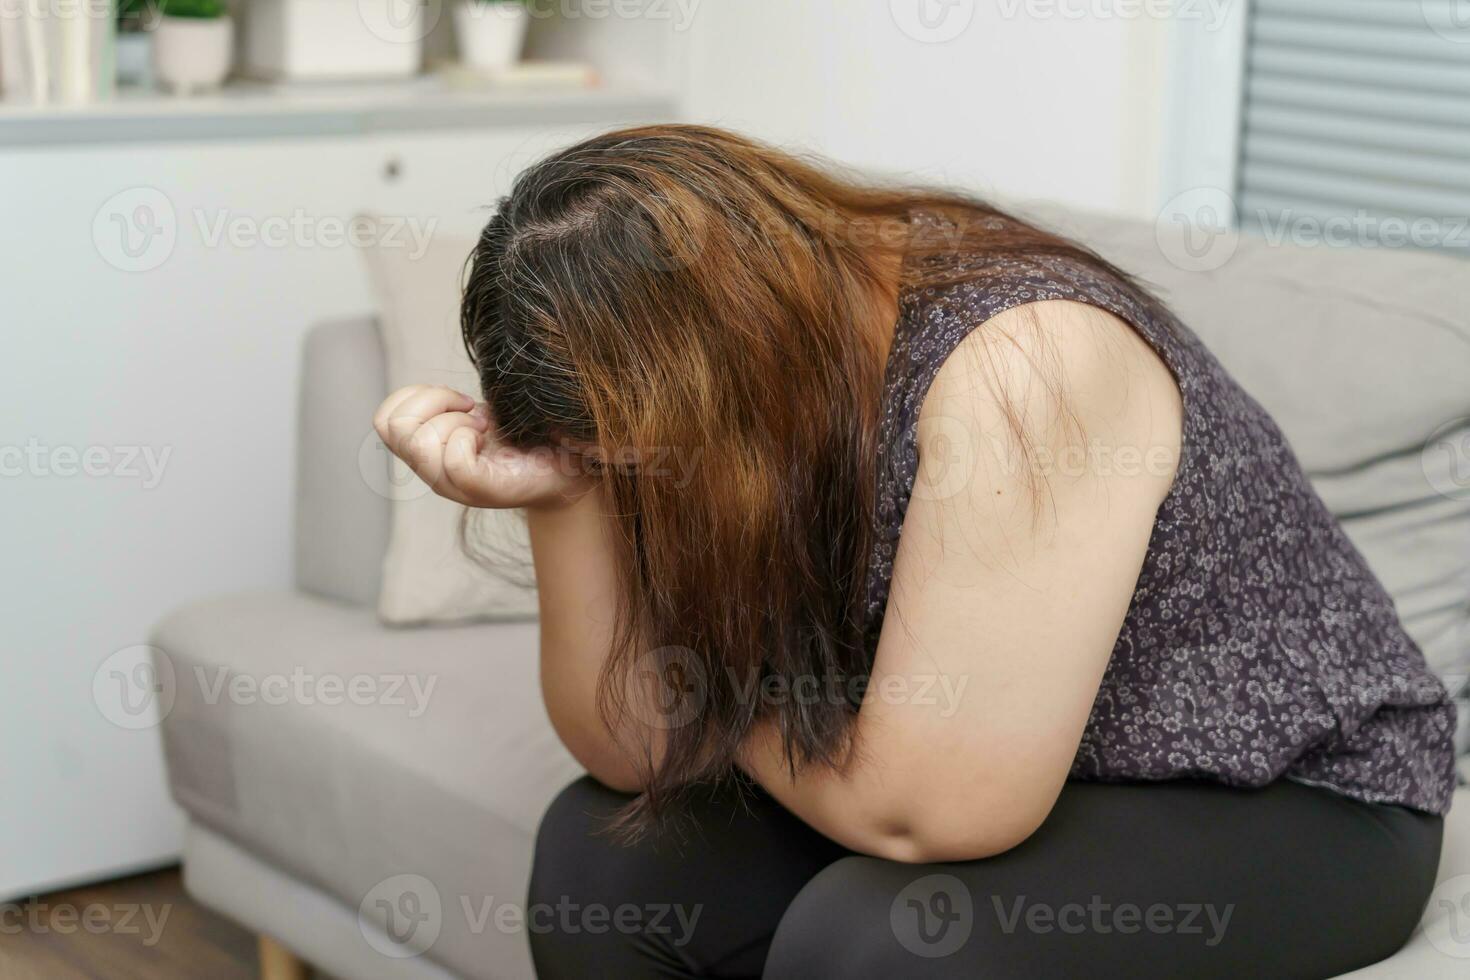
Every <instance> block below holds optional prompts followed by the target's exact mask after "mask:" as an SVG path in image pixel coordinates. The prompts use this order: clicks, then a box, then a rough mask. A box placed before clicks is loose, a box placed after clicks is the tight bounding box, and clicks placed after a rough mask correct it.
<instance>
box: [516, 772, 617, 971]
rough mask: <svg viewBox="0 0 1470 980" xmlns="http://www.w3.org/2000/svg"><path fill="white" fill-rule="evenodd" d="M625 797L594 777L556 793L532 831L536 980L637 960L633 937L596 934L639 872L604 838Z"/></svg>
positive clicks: (530, 924) (530, 916) (530, 903)
mask: <svg viewBox="0 0 1470 980" xmlns="http://www.w3.org/2000/svg"><path fill="white" fill-rule="evenodd" d="M627 801H628V797H626V796H623V795H622V794H620V793H616V792H614V791H612V790H610V789H608V788H607V787H605V786H603V785H602V784H601V783H598V782H597V781H596V780H594V779H592V778H591V777H588V776H584V777H583V778H581V779H579V780H577V781H576V782H574V783H572V784H571V785H570V786H568V787H567V788H566V789H564V790H562V791H561V793H560V794H558V795H557V797H556V799H554V800H553V801H552V803H551V805H550V806H549V807H548V808H547V810H546V813H545V814H544V815H543V816H542V818H541V825H540V827H539V828H538V829H537V832H536V849H535V857H534V860H533V862H532V865H531V884H530V889H529V895H528V896H527V902H526V927H527V930H528V933H529V937H530V942H531V953H532V957H533V958H534V959H535V961H536V969H537V973H538V975H539V976H542V977H545V978H556V977H564V976H566V977H570V976H580V975H582V973H581V971H582V970H583V969H584V968H585V967H586V965H587V964H588V963H589V962H591V961H594V960H603V961H607V962H611V963H619V962H620V959H621V958H622V957H625V956H632V955H634V951H633V950H631V949H619V948H618V946H619V945H620V944H622V945H624V946H630V945H631V939H630V937H629V936H627V935H625V934H624V933H623V932H620V931H618V930H616V929H604V928H599V927H598V924H599V923H601V922H602V913H601V911H600V910H602V909H614V908H617V907H618V904H619V902H620V901H621V898H620V896H621V895H623V894H626V892H627V890H628V889H629V887H630V886H631V885H633V884H634V883H633V881H632V880H631V879H632V878H633V877H635V876H636V874H637V862H636V860H635V859H634V858H633V854H632V850H631V849H630V848H626V847H623V846H622V845H621V844H619V843H617V842H616V841H615V840H612V839H610V838H609V837H608V836H607V835H606V834H604V833H601V831H603V830H604V829H605V828H606V820H607V818H608V817H610V816H611V815H612V814H614V813H615V812H616V811H617V810H618V808H619V807H621V806H622V805H624V804H625V803H627Z"/></svg>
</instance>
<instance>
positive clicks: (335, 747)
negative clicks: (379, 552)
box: [153, 594, 580, 977]
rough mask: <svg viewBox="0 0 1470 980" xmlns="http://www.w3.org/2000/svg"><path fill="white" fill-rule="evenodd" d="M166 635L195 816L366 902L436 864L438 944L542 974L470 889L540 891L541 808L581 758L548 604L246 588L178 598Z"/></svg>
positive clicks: (436, 951)
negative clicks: (412, 614)
mask: <svg viewBox="0 0 1470 980" xmlns="http://www.w3.org/2000/svg"><path fill="white" fill-rule="evenodd" d="M153 644H154V646H155V647H156V648H157V650H158V651H160V653H158V654H156V656H158V658H159V659H160V660H161V661H163V662H165V663H166V664H167V667H168V668H171V673H172V677H173V684H174V689H175V693H174V697H173V704H172V707H171V709H169V711H168V712H167V714H166V716H165V718H164V721H163V726H162V732H163V743H164V750H165V753H166V755H167V759H168V770H169V778H170V781H171V788H172V791H173V794H174V797H175V799H177V800H178V802H179V804H180V805H181V806H183V807H184V809H186V810H187V811H189V813H190V814H191V815H192V816H193V817H194V818H195V819H197V820H199V821H201V822H202V823H204V824H206V825H208V826H209V827H210V828H212V829H213V830H215V831H217V832H218V833H220V834H222V835H224V836H226V837H228V838H230V839H232V840H234V841H236V842H238V843H240V844H241V845H243V846H244V847H246V848H247V849H249V850H251V851H252V852H254V853H256V854H258V855H261V856H262V857H263V858H264V859H265V860H267V861H269V862H270V863H272V864H274V865H275V866H277V867H279V868H280V869H282V870H284V871H286V872H288V873H291V874H293V875H296V876H298V877H300V878H301V879H303V880H304V881H306V882H308V883H310V884H312V885H314V886H316V887H317V888H318V889H320V890H322V891H324V892H326V893H328V894H330V895H333V896H335V897H336V898H338V899H340V900H341V901H342V902H343V903H344V904H345V905H347V907H348V908H350V909H354V910H355V909H358V908H359V907H360V905H361V904H362V903H363V901H364V899H365V898H366V897H368V895H369V892H371V891H372V890H373V889H374V888H375V887H377V886H379V885H380V883H382V882H383V881H384V880H385V879H388V878H391V877H393V876H397V875H415V876H421V878H423V879H426V880H427V881H429V882H432V884H433V886H434V888H435V889H436V890H437V892H438V898H439V900H440V902H441V903H442V908H443V914H442V917H441V920H442V927H441V929H440V931H439V935H438V938H437V940H436V941H435V942H434V943H433V945H432V947H431V948H429V949H428V950H427V951H426V952H425V953H424V955H426V956H428V957H430V958H432V959H434V960H436V961H439V962H441V963H443V964H444V965H446V966H448V967H449V968H450V969H452V970H453V971H454V972H456V973H458V974H460V975H463V976H467V977H510V976H525V975H527V973H526V971H527V969H528V959H527V953H526V950H525V937H524V935H523V934H522V933H521V932H520V931H518V930H497V929H496V928H495V926H494V924H493V921H492V922H491V923H490V924H489V925H485V924H484V923H481V924H479V925H478V926H476V921H475V918H474V916H467V915H466V914H465V911H464V906H463V905H462V902H468V903H470V909H471V910H472V911H473V912H474V913H475V914H478V912H479V910H480V909H482V908H483V907H485V905H486V903H487V902H488V903H491V905H492V907H493V908H499V907H500V906H501V905H502V904H512V905H515V906H519V905H520V903H522V902H523V901H524V895H525V888H526V883H527V880H528V877H529V870H530V860H531V850H532V841H533V837H534V833H535V828H536V825H537V822H538V821H539V819H540V817H541V814H542V812H543V811H544V810H545V808H546V806H547V804H548V803H549V802H550V801H551V799H552V797H553V796H555V794H556V793H557V792H558V791H559V790H560V789H561V788H562V787H563V786H564V785H566V784H567V783H568V782H570V781H571V780H573V779H574V778H576V777H577V775H578V774H579V773H580V769H579V767H578V766H577V764H576V763H575V762H574V761H573V760H572V759H571V757H570V756H569V755H568V754H567V753H566V751H565V750H564V749H563V748H562V746H561V744H560V742H559V741H558V740H557V738H556V735H555V733H554V732H553V731H552V729H551V725H550V723H549V722H548V720H547V718H546V715H545V711H544V709H543V707H542V704H541V698H540V696H539V686H538V681H537V669H538V667H537V626H536V624H535V623H499V624H493V625H478V626H472V627H445V628H437V629H416V630H412V631H397V630H390V629H385V628H384V627H383V626H382V625H381V624H380V623H379V622H378V619H377V617H376V615H375V614H374V612H373V611H372V610H371V609H368V608H364V607H354V606H348V605H345V604H339V603H336V602H333V601H331V600H325V599H320V598H316V597H311V596H307V595H302V594H248V595H233V596H227V597H223V598H215V599H210V600H207V601H203V602H198V603H195V604H193V605H190V606H187V607H185V608H183V609H180V610H178V611H176V612H175V613H173V614H172V615H170V616H169V617H168V618H167V619H165V620H164V621H163V622H162V623H160V624H159V625H158V627H157V628H156V629H155V632H154V639H153ZM165 670H167V668H165ZM165 703H166V702H165ZM368 904H369V907H370V909H369V910H368V911H366V912H365V914H367V915H369V916H372V915H374V914H376V913H375V912H373V911H371V906H372V905H373V903H371V902H370V903H368ZM383 914H384V915H386V913H383ZM378 924H379V925H382V923H381V922H380V923H378Z"/></svg>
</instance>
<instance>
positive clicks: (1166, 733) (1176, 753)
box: [865, 258, 1456, 813]
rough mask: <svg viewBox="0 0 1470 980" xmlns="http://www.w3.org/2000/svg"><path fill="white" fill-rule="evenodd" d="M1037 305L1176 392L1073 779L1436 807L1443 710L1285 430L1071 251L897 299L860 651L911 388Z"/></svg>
mask: <svg viewBox="0 0 1470 980" xmlns="http://www.w3.org/2000/svg"><path fill="white" fill-rule="evenodd" d="M1041 300H1073V301H1078V302H1082V303H1088V304H1091V305H1093V306H1096V307H1100V308H1102V309H1103V310H1106V311H1108V312H1109V313H1112V314H1114V315H1115V316H1117V317H1119V318H1121V319H1122V320H1123V321H1124V322H1125V323H1128V324H1129V325H1131V326H1132V327H1133V329H1134V330H1136V331H1137V332H1138V333H1139V334H1140V335H1141V336H1142V337H1143V339H1144V340H1145V341H1147V342H1148V343H1149V345H1150V346H1152V347H1153V349H1154V350H1155V351H1156V352H1157V353H1158V355H1159V356H1160V357H1161V358H1162V359H1163V361H1164V363H1165V364H1166V365H1167V366H1168V367H1169V369H1170V370H1171V371H1172V372H1173V374H1174V376H1175V378H1176V380H1177V382H1178V385H1179V391H1180V394H1181V396H1182V399H1183V444H1182V447H1181V451H1180V457H1179V461H1178V467H1177V472H1176V475H1175V477H1174V483H1173V487H1172V489H1171V490H1170V491H1169V493H1168V495H1167V497H1166V498H1165V499H1164V501H1163V503H1162V505H1161V506H1160V507H1159V510H1158V514H1157V516H1156V518H1155V521H1154V527H1153V532H1152V536H1151V537H1150V539H1149V543H1148V551H1147V554H1146V556H1145V558H1144V561H1143V569H1142V571H1141V572H1140V574H1139V577H1138V584H1137V587H1136V588H1135V590H1134V593H1133V598H1132V602H1131V604H1130V606H1129V609H1128V613H1127V616H1126V618H1125V619H1124V622H1123V627H1122V630H1121V631H1120V632H1119V634H1118V640H1117V643H1116V645H1115V646H1114V648H1113V652H1112V656H1111V659H1110V660H1109V662H1108V665H1107V669H1106V672H1105V674H1104V677H1103V680H1102V686H1101V687H1100V688H1099V690H1098V692H1097V698H1096V700H1095V702H1094V704H1093V707H1092V712H1091V715H1090V717H1089V718H1088V722H1087V728H1086V730H1085V732H1084V734H1083V736H1082V743H1081V745H1080V746H1079V748H1078V750H1077V756H1076V758H1075V760H1074V761H1073V763H1072V769H1071V773H1070V775H1071V778H1074V779H1083V780H1100V781H1124V780H1162V779H1179V778H1194V779H1208V780H1215V781H1218V782H1221V783H1226V784H1229V785H1232V786H1262V785H1265V784H1266V783H1270V782H1272V781H1274V780H1276V779H1279V778H1287V779H1292V780H1296V781H1298V782H1302V783H1308V784H1311V785H1315V786H1321V787H1326V788H1328V789H1332V790H1336V791H1337V792H1339V793H1342V794H1344V795H1346V796H1349V797H1353V798H1356V799H1359V800H1365V801H1369V802H1376V803H1396V804H1402V805H1404V806H1408V807H1412V808H1414V809H1417V810H1424V811H1427V812H1430V813H1444V812H1445V811H1446V810H1448V809H1449V804H1450V797H1451V796H1452V794H1453V792H1454V787H1455V781H1456V779H1455V769H1454V748H1453V733H1454V728H1455V709H1454V706H1453V704H1452V703H1451V701H1450V699H1449V697H1448V696H1447V694H1446V692H1445V689H1444V687H1443V686H1442V685H1441V684H1440V682H1439V681H1438V679H1436V678H1435V677H1434V675H1433V674H1431V673H1430V672H1429V670H1428V668H1427V667H1426V665H1425V662H1424V657H1423V654H1421V653H1420V651H1419V649H1418V648H1417V647H1416V646H1415V644H1414V642H1413V641H1412V640H1411V639H1410V638H1409V636H1408V635H1407V634H1406V633H1405V632H1404V629H1403V627H1402V626H1401V625H1400V624H1399V620H1398V615H1397V613H1396V612H1395V610H1394V606H1393V601H1392V600H1391V599H1390V598H1389V596H1388V594H1387V593H1386V592H1385V591H1384V589H1383V587H1382V586H1381V585H1380V584H1379V582H1378V580H1377V579H1376V578H1375V577H1374V575H1373V573H1372V572H1371V571H1370V570H1369V569H1368V566H1367V564H1366V562H1365V561H1364V560H1363V558H1362V556H1361V555H1360V554H1359V553H1358V551H1357V549H1356V548H1355V547H1354V546H1353V545H1352V543H1351V542H1350V541H1349V540H1348V538H1347V536H1346V535H1345V534H1344V532H1343V530H1342V528H1341V527H1340V526H1339V525H1338V523H1337V521H1336V520H1335V519H1334V518H1333V517H1332V515H1331V514H1330V513H1329V512H1328V510H1327V508H1326V505H1324V504H1323V503H1322V501H1321V499H1320V498H1319V497H1318V496H1317V494H1316V492H1315V491H1314V490H1313V489H1312V486H1311V484H1310V483H1309V482H1308V480H1307V477H1306V475H1305V473H1304V472H1303V471H1302V468H1301V466H1300V464H1298V462H1297V461H1296V458H1295V456H1294V455H1293V454H1292V451H1291V449H1290V447H1289V446H1288V445H1287V443H1286V439H1285V437H1284V436H1283V435H1282V433H1281V431H1280V429H1278V428H1277V426H1276V424H1275V423H1274V422H1273V421H1272V419H1271V417H1270V416H1269V415H1267V413H1266V411H1265V410H1264V409H1263V408H1262V407H1261V406H1260V405H1259V404H1257V403H1256V402H1255V400H1254V399H1252V398H1251V397H1250V396H1249V395H1247V394H1246V393H1245V391H1244V390H1243V389H1242V388H1241V387H1240V386H1239V385H1238V384H1236V382H1235V381H1234V380H1233V379H1232V378H1231V377H1230V375H1229V374H1228V373H1226V371H1225V369H1224V368H1223V367H1222V366H1221V365H1220V363H1219V362H1218V361H1217V360H1215V358H1214V356H1213V355H1212V354H1211V353H1210V352H1209V351H1208V350H1206V349H1205V347H1204V345H1203V344H1202V343H1201V341H1200V340H1199V339H1198V338H1197V337H1195V336H1194V334H1192V333H1191V332H1190V331H1189V330H1188V329H1186V328H1185V327H1184V326H1183V325H1182V324H1181V323H1179V321H1178V320H1177V319H1175V318H1174V317H1172V316H1171V315H1170V314H1168V313H1167V312H1164V311H1163V310H1162V309H1156V308H1154V307H1152V306H1150V305H1148V304H1146V303H1144V302H1140V300H1139V299H1137V298H1135V296H1134V295H1133V294H1132V293H1131V292H1130V291H1129V290H1127V289H1126V288H1124V287H1123V286H1122V285H1120V284H1119V283H1116V282H1114V281H1112V280H1111V278H1110V277H1107V276H1105V275H1103V274H1102V273H1099V272H1096V271H1093V270H1091V269H1089V268H1087V267H1086V266H1083V265H1081V264H1080V263H1077V262H1075V261H1071V260H1066V259H1053V258H1025V259H1013V260H1007V261H1003V262H1000V263H997V262H995V261H993V260H991V261H988V262H987V264H986V265H985V267H984V277H983V279H982V280H979V281H975V282H970V283H961V284H959V285H954V286H943V287H935V288H929V289H922V290H909V291H905V295H903V296H901V297H900V304H899V305H900V312H899V321H898V326H897V332H896V334H895V336H894V339H893V344H892V347H891V349H890V353H889V356H888V362H887V366H886V371H885V380H884V392H883V403H882V404H883V409H882V411H883V414H882V418H881V421H880V433H879V465H878V497H877V506H876V509H875V514H874V522H875V530H876V536H875V545H874V554H873V556H872V560H871V561H870V563H869V570H868V576H867V591H866V599H867V606H866V610H865V613H866V616H865V625H866V630H867V639H868V649H869V652H870V654H871V652H872V651H873V650H874V649H875V648H876V644H877V636H878V632H879V630H880V629H881V627H882V621H883V614H884V611H885V607H886V604H887V598H888V588H889V583H890V580H891V577H892V574H893V558H894V554H895V552H896V551H897V547H898V539H899V532H900V530H901V528H902V524H903V518H904V513H905V511H906V510H907V507H908V501H909V496H910V493H911V491H912V489H913V486H914V478H915V474H916V472H917V467H918V451H917V446H916V442H915V428H916V425H917V421H918V417H919V410H920V408H921V407H922V405H923V400H924V395H925V393H926V392H927V391H928V389H929V385H930V383H931V382H932V381H933V380H934V377H935V375H936V373H937V372H938V370H939V367H940V365H941V364H942V363H943V362H944V360H945V358H946V357H948V356H949V354H950V353H951V352H952V351H953V350H954V349H955V348H956V346H957V345H958V344H959V343H960V341H961V340H963V339H964V338H965V336H966V335H967V334H968V333H969V332H970V331H971V330H973V329H975V328H976V327H978V326H979V325H980V324H981V323H983V322H984V321H986V320H988V319H990V318H991V317H993V316H995V315H996V314H998V313H1001V312H1002V311H1004V310H1006V309H1008V308H1010V307H1014V306H1018V305H1021V304H1024V303H1033V302H1037V301H1041Z"/></svg>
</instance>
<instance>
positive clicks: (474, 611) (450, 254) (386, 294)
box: [362, 216, 536, 626]
mask: <svg viewBox="0 0 1470 980" xmlns="http://www.w3.org/2000/svg"><path fill="white" fill-rule="evenodd" d="M365 220H370V221H372V220H376V221H377V222H378V230H379V231H380V232H381V233H380V234H373V235H365V236H364V238H366V239H370V240H371V241H372V242H373V244H371V245H368V246H366V247H364V248H363V249H362V254H363V257H364V258H365V260H366V262H367V266H368V272H369V275H370V277H371V279H372V285H373V292H374V294H375V296H376V300H377V307H378V310H377V313H378V329H379V330H380V331H381V332H382V336H383V348H384V351H385V353H386V355H387V369H388V388H389V390H390V391H391V390H393V389H396V388H399V387H401V386H403V385H408V384H444V385H449V386H450V387H453V388H457V389H459V390H460V391H463V392H465V393H466V394H470V395H473V396H474V397H476V398H478V397H480V384H479V379H478V378H477V377H476V376H475V372H474V370H473V369H472V368H471V367H470V362H469V358H468V357H467V356H466V355H465V352H464V346H463V345H462V344H461V342H460V332H459V299H460V289H461V278H460V277H461V275H462V274H463V271H464V266H465V260H466V258H467V257H468V256H469V254H470V250H471V249H472V248H473V246H474V239H473V238H472V237H470V236H468V235H451V234H445V233H443V232H441V231H438V230H437V229H436V230H435V231H434V233H433V234H431V235H430V236H429V238H428V242H429V243H428V246H427V248H424V247H423V246H422V244H420V243H419V242H416V241H415V240H414V239H413V238H412V237H410V236H406V235H394V234H389V232H390V231H391V230H392V229H391V228H390V227H389V226H388V222H387V219H373V218H372V217H371V216H368V217H367V218H366V219H365ZM384 455H385V456H388V458H389V460H390V464H389V465H390V466H391V467H392V473H391V479H390V480H389V481H388V484H387V492H388V494H389V496H390V497H391V498H392V502H393V507H392V513H393V518H392V527H391V531H390V533H389V538H388V551H387V554H386V555H385V557H384V559H383V582H382V587H381V590H380V591H379V594H378V615H379V617H380V618H381V619H382V620H383V622H385V623H388V624H391V625H399V626H407V625H415V624H421V623H445V622H463V621H465V620H472V619H524V618H527V617H530V616H534V615H535V614H536V594H535V592H534V590H533V589H531V588H530V587H529V586H528V585H527V583H526V580H527V578H528V577H529V568H530V565H529V562H525V563H524V565H522V564H521V562H520V561H518V560H517V557H518V556H526V555H528V554H529V551H528V550H527V549H528V544H527V540H526V531H525V520H524V515H523V514H522V513H521V512H520V511H476V512H475V514H474V519H473V523H472V525H471V527H472V532H473V533H472V542H480V541H483V542H484V543H485V544H486V545H488V546H489V547H488V549H487V550H488V553H489V554H491V555H493V556H494V557H496V558H497V559H500V560H502V561H504V562H505V563H506V567H505V568H504V569H503V570H502V569H499V568H495V569H491V568H486V567H485V566H484V565H482V564H480V563H478V562H476V561H475V560H474V559H473V558H472V557H471V555H470V553H469V552H467V551H466V549H465V548H464V546H463V544H462V535H461V530H460V528H461V520H462V518H463V517H464V514H465V508H464V507H463V506H461V505H459V504H456V503H454V502H452V501H449V500H445V499H444V498H443V497H440V496H439V495H438V494H436V493H434V492H433V491H432V490H430V489H429V487H428V486H427V485H426V484H425V483H424V482H423V481H422V480H420V479H419V478H418V477H417V476H415V475H414V474H413V473H412V472H411V471H410V470H409V469H408V467H407V466H405V465H404V464H403V463H402V462H401V461H400V460H398V459H397V458H396V457H392V456H391V454H388V453H386V451H385V452H384ZM507 559H508V560H507Z"/></svg>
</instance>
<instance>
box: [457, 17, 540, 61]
mask: <svg viewBox="0 0 1470 980" xmlns="http://www.w3.org/2000/svg"><path fill="white" fill-rule="evenodd" d="M530 19H531V17H530V11H529V10H527V9H526V5H525V3H524V2H523V0H460V2H459V4H458V5H457V6H455V8H454V35H455V38H456V39H457V41H458V42H459V60H460V61H462V62H463V63H464V64H465V65H466V66H467V67H469V68H472V69H475V70H476V71H482V72H496V71H502V70H504V69H506V68H510V67H511V66H513V65H514V64H515V63H516V62H517V61H519V60H520V58H521V45H522V44H524V43H525V40H526V28H527V26H529V24H530Z"/></svg>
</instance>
